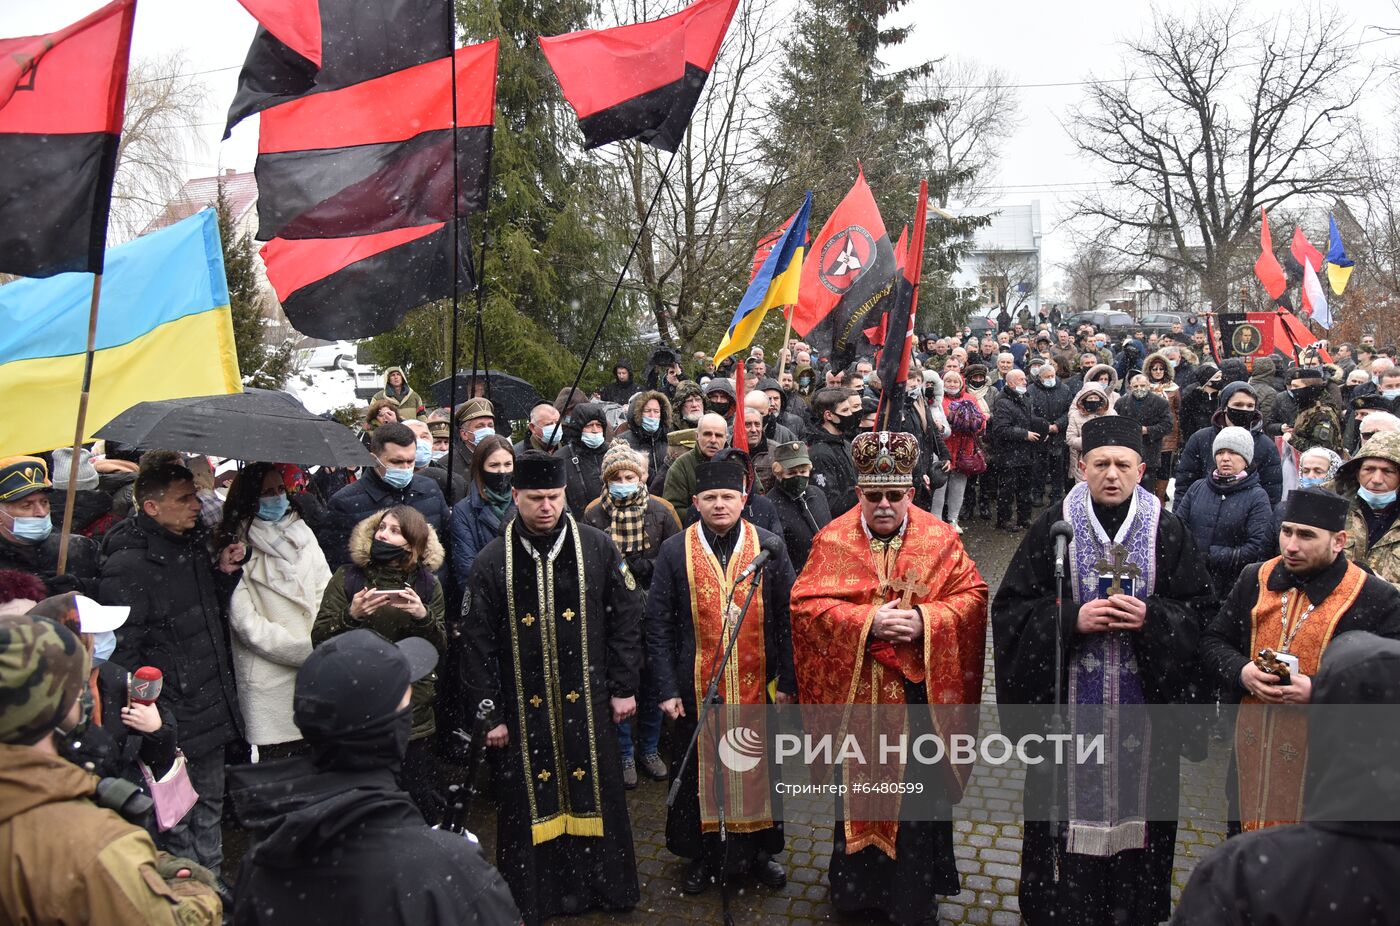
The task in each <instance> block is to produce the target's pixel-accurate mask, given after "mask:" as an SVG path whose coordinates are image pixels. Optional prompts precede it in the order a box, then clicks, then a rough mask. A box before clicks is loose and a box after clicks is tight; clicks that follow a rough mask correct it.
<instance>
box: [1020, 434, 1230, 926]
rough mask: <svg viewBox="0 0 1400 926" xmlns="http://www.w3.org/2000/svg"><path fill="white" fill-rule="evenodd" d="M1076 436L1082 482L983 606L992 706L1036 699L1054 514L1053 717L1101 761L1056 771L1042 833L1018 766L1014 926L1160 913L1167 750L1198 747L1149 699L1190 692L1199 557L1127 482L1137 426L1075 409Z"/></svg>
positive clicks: (1170, 753) (1043, 669)
mask: <svg viewBox="0 0 1400 926" xmlns="http://www.w3.org/2000/svg"><path fill="white" fill-rule="evenodd" d="M1083 441H1084V443H1083V452H1082V454H1081V457H1080V462H1079V469H1080V472H1081V474H1082V476H1083V481H1082V482H1080V483H1079V484H1078V486H1076V488H1075V489H1074V491H1072V492H1070V493H1069V494H1068V495H1067V496H1066V497H1065V500H1064V503H1063V505H1062V506H1060V507H1057V508H1051V509H1049V510H1047V511H1045V512H1044V513H1043V514H1042V515H1041V516H1040V518H1039V519H1037V521H1036V522H1035V523H1034V524H1033V525H1032V526H1031V529H1030V531H1029V532H1028V533H1027V535H1026V538H1025V540H1024V541H1023V542H1022V543H1021V546H1020V547H1019V549H1017V551H1016V554H1015V556H1014V557H1013V558H1012V560H1011V565H1010V567H1009V568H1008V570H1007V573H1006V578H1005V579H1004V580H1003V582H1002V584H1001V588H1000V589H998V590H997V594H996V597H995V598H994V599H993V601H992V641H993V648H994V652H995V660H996V683H997V703H998V704H999V705H1003V706H1007V705H1049V704H1051V703H1052V702H1053V700H1054V691H1055V676H1054V673H1055V633H1056V627H1057V622H1056V613H1055V607H1056V594H1055V591H1056V590H1055V562H1054V550H1055V542H1054V537H1053V536H1052V532H1051V528H1052V526H1053V525H1054V523H1055V522H1056V521H1059V520H1064V521H1066V522H1068V523H1069V525H1070V527H1071V528H1072V530H1073V539H1072V540H1071V542H1070V544H1069V549H1068V564H1067V567H1068V568H1067V570H1066V573H1065V575H1066V586H1065V588H1064V590H1063V599H1064V612H1063V618H1062V623H1061V624H1060V627H1061V632H1062V641H1063V646H1064V659H1063V667H1062V673H1063V674H1062V675H1061V678H1060V697H1061V703H1063V704H1065V705H1066V706H1065V708H1064V710H1063V712H1062V713H1063V715H1064V717H1065V718H1066V720H1067V732H1068V733H1069V734H1071V735H1072V736H1083V737H1095V736H1102V737H1103V742H1104V754H1105V755H1106V757H1107V760H1108V761H1107V762H1106V763H1104V764H1097V763H1092V762H1085V763H1079V764H1074V763H1073V762H1071V763H1070V764H1067V765H1064V766H1061V768H1060V774H1059V790H1060V793H1059V801H1058V808H1059V812H1058V814H1056V815H1055V817H1056V819H1057V820H1058V824H1057V825H1056V826H1055V831H1052V824H1051V823H1050V822H1049V821H1050V819H1051V814H1050V807H1051V800H1050V798H1051V783H1052V780H1053V778H1052V775H1053V770H1052V765H1051V764H1050V763H1049V762H1044V763H1041V764H1040V765H1034V766H1031V767H1030V768H1029V770H1028V773H1027V777H1026V786H1025V806H1026V824H1025V841H1024V844H1023V847H1022V856H1021V888H1020V901H1021V914H1022V916H1023V917H1024V920H1025V922H1026V923H1027V924H1029V926H1040V924H1049V923H1053V924H1055V926H1061V924H1084V926H1114V924H1127V923H1131V924H1150V923H1157V922H1160V921H1162V920H1165V919H1167V917H1168V916H1169V915H1170V913H1171V896H1170V891H1171V872H1172V857H1173V853H1174V851H1175V844H1176V808H1177V801H1178V775H1179V765H1180V756H1181V755H1183V754H1186V753H1187V752H1191V753H1193V754H1195V753H1199V752H1201V751H1203V748H1204V742H1203V740H1201V739H1200V737H1201V735H1202V734H1201V733H1200V732H1198V731H1194V730H1189V729H1187V728H1186V725H1185V724H1181V723H1178V722H1174V721H1177V720H1178V718H1175V717H1170V716H1162V715H1160V714H1154V713H1153V712H1152V711H1151V710H1150V708H1149V706H1150V705H1159V704H1183V703H1191V702H1192V701H1194V700H1196V699H1198V698H1199V696H1200V692H1201V689H1202V686H1201V684H1200V681H1201V671H1200V668H1199V663H1198V660H1197V657H1196V649H1197V644H1198V642H1199V640H1200V636H1201V631H1202V628H1203V627H1204V625H1205V623H1206V622H1207V621H1208V620H1209V618H1210V616H1211V610H1212V603H1213V601H1214V596H1213V592H1212V589H1211V584H1210V574H1209V572H1208V570H1207V568H1206V563H1205V560H1204V559H1203V558H1202V557H1201V555H1200V554H1199V552H1198V551H1197V550H1196V547H1195V545H1194V544H1193V543H1192V540H1191V537H1190V534H1189V533H1188V532H1187V531H1186V530H1185V529H1184V528H1183V527H1182V524H1181V522H1180V521H1178V520H1177V519H1176V517H1175V516H1174V515H1172V514H1171V513H1170V512H1167V511H1164V510H1163V509H1162V505H1161V503H1160V502H1159V501H1158V500H1157V499H1156V497H1155V496H1154V495H1153V494H1152V493H1151V492H1149V491H1147V490H1146V489H1144V488H1142V487H1141V485H1140V483H1141V481H1142V478H1143V475H1144V473H1145V472H1146V467H1145V466H1144V465H1143V460H1142V453H1143V445H1142V429H1141V426H1140V425H1139V424H1138V422H1136V421H1133V420H1131V419H1128V418H1122V417H1119V416H1106V417H1103V418H1093V419H1090V421H1089V422H1088V423H1086V424H1085V426H1084V434H1083ZM1048 713H1049V712H1048V711H1046V712H1045V715H1048ZM1042 716H1043V715H1042ZM1003 718H1004V719H1003V727H1004V730H1003V732H1005V733H1007V735H1009V736H1011V738H1012V739H1013V740H1015V739H1017V738H1019V737H1020V736H1023V735H1025V734H1027V733H1039V734H1045V733H1047V732H1049V731H1048V730H1047V729H1045V726H1044V724H1031V723H1030V722H1029V721H1028V720H1027V719H1026V718H1025V717H1024V716H1023V715H1018V714H1016V713H1014V712H1012V711H1010V710H1008V709H1005V708H1004V709H1003ZM1020 726H1026V728H1025V729H1019V728H1018V727H1020ZM1072 757H1073V750H1071V759H1072Z"/></svg>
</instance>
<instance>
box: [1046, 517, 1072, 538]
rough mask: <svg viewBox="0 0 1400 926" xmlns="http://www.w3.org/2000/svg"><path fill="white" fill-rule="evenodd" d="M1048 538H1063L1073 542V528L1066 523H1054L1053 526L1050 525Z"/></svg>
mask: <svg viewBox="0 0 1400 926" xmlns="http://www.w3.org/2000/svg"><path fill="white" fill-rule="evenodd" d="M1050 536H1051V537H1065V538H1068V539H1070V540H1073V539H1074V528H1072V527H1070V525H1069V522H1068V521H1056V522H1055V523H1054V524H1052V525H1050Z"/></svg>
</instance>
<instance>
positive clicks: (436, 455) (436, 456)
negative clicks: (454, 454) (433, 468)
mask: <svg viewBox="0 0 1400 926" xmlns="http://www.w3.org/2000/svg"><path fill="white" fill-rule="evenodd" d="M445 456H447V451H446V450H434V451H433V452H432V455H431V456H429V457H428V459H430V460H432V461H433V462H434V463H436V462H437V461H438V460H441V459H442V458H443V457H445Z"/></svg>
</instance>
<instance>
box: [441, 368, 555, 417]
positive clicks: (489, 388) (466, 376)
mask: <svg viewBox="0 0 1400 926" xmlns="http://www.w3.org/2000/svg"><path fill="white" fill-rule="evenodd" d="M431 391H432V394H433V401H435V402H436V403H437V404H438V405H447V403H448V402H450V401H452V379H451V377H447V378H444V379H440V380H438V381H437V382H435V383H433V385H432V389H431ZM479 395H480V396H489V397H490V399H491V404H492V405H493V406H495V409H496V417H498V418H501V419H502V420H505V421H518V420H519V419H521V418H528V417H530V409H532V408H534V407H535V406H536V405H538V404H540V403H541V402H543V401H544V399H543V398H542V397H541V396H540V393H539V390H538V389H536V388H535V387H534V386H531V385H530V384H529V383H527V382H525V380H523V379H521V378H520V377H518V376H511V375H510V374H509V373H502V372H501V371H500V370H478V371H477V372H476V389H475V391H473V390H472V372H471V371H470V370H459V371H458V372H457V404H459V405H460V404H461V403H463V402H465V401H466V400H467V399H470V398H472V397H473V396H479Z"/></svg>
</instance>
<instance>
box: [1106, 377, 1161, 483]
mask: <svg viewBox="0 0 1400 926" xmlns="http://www.w3.org/2000/svg"><path fill="white" fill-rule="evenodd" d="M1113 410H1114V411H1116V412H1117V413H1118V414H1119V415H1121V416H1122V417H1124V418H1131V419H1132V420H1134V421H1136V422H1137V423H1138V426H1139V427H1144V428H1147V433H1146V434H1144V435H1142V459H1143V461H1144V462H1145V463H1147V469H1148V471H1149V472H1153V471H1155V470H1156V468H1157V460H1158V458H1159V457H1161V455H1162V438H1164V437H1166V436H1167V435H1168V434H1170V433H1171V432H1172V407H1171V405H1170V404H1169V403H1168V402H1167V400H1166V399H1164V398H1162V397H1161V396H1159V395H1157V394H1156V393H1155V392H1149V393H1148V394H1147V398H1145V399H1135V398H1133V397H1132V395H1125V396H1123V398H1121V399H1119V400H1118V404H1117V405H1115V406H1113Z"/></svg>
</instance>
